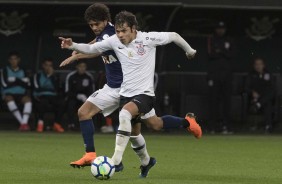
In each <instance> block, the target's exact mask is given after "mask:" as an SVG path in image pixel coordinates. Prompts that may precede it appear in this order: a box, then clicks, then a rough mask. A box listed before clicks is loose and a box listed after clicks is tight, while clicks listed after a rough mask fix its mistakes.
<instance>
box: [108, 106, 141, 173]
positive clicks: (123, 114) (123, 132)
mask: <svg viewBox="0 0 282 184" xmlns="http://www.w3.org/2000/svg"><path fill="white" fill-rule="evenodd" d="M136 115H138V107H137V105H136V104H135V103H133V102H128V103H127V104H125V105H124V106H123V108H122V109H121V111H120V113H119V127H118V131H117V134H116V146H115V152H114V155H113V157H112V160H113V162H114V164H115V165H116V168H118V167H119V165H120V163H121V160H122V156H123V153H124V150H125V148H126V146H127V143H128V141H129V138H130V135H131V119H132V117H135V116H136Z"/></svg>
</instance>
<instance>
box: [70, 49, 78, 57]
mask: <svg viewBox="0 0 282 184" xmlns="http://www.w3.org/2000/svg"><path fill="white" fill-rule="evenodd" d="M78 53H79V52H77V51H75V50H74V51H72V53H71V55H72V56H74V55H76V54H78Z"/></svg>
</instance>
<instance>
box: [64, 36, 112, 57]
mask: <svg viewBox="0 0 282 184" xmlns="http://www.w3.org/2000/svg"><path fill="white" fill-rule="evenodd" d="M59 39H60V40H62V43H61V47H62V49H70V50H75V51H78V52H80V53H84V54H100V53H103V52H105V51H108V50H112V49H113V48H112V45H111V43H110V41H109V40H110V38H109V39H106V40H103V41H101V42H98V43H95V44H91V45H89V44H83V43H75V42H73V41H72V39H71V38H63V37H59Z"/></svg>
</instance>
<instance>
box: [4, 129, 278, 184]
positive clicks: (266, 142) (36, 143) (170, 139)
mask: <svg viewBox="0 0 282 184" xmlns="http://www.w3.org/2000/svg"><path fill="white" fill-rule="evenodd" d="M145 138H146V139H147V146H148V150H149V153H150V154H151V155H152V156H155V157H156V158H157V161H158V163H157V165H156V166H155V167H154V168H152V170H151V172H150V174H149V177H148V178H146V179H140V178H138V173H139V160H138V159H137V157H136V155H135V154H134V152H133V151H132V150H131V148H130V147H128V148H127V150H126V153H125V155H124V158H123V163H124V165H125V170H124V171H123V172H122V173H115V175H114V177H113V178H112V179H110V180H108V181H99V180H96V179H95V178H94V177H92V175H91V173H90V168H89V167H86V168H84V169H73V168H71V167H70V166H69V165H68V164H69V162H70V161H72V160H74V159H78V158H79V157H80V156H81V155H82V154H83V150H84V148H83V144H82V139H81V136H80V134H53V133H43V134H36V133H18V132H0V163H1V167H0V183H1V184H4V183H9V184H11V183H12V184H14V183H20V184H25V183H28V184H33V183H36V184H38V183H51V184H56V183H67V184H71V183H76V184H77V183H83V184H88V183H89V184H90V183H91V184H92V183H122V184H133V183H134V184H139V183H142V184H143V183H146V184H158V183H160V184H178V183H179V184H186V183H187V184H213V183H214V184H221V183H222V184H230V183H232V184H235V183H238V184H260V183H261V184H268V183H270V184H276V183H277V184H278V183H279V184H281V183H282V175H281V173H282V166H281V164H282V156H281V155H282V136H205V137H203V138H202V139H201V140H196V139H194V138H193V137H192V136H187V135H167V136H164V135H151V134H150V135H145ZM95 140H96V148H97V150H98V154H99V155H108V156H111V155H112V153H113V149H114V140H115V137H114V135H102V134H100V135H96V136H95Z"/></svg>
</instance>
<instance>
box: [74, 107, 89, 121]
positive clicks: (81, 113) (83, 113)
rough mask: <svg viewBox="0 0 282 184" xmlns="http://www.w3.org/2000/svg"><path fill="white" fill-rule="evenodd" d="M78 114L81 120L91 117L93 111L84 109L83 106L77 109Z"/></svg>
mask: <svg viewBox="0 0 282 184" xmlns="http://www.w3.org/2000/svg"><path fill="white" fill-rule="evenodd" d="M77 115H78V119H79V120H80V121H81V120H87V119H91V118H92V116H91V113H89V112H88V111H87V110H85V109H83V108H79V109H78V111H77Z"/></svg>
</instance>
